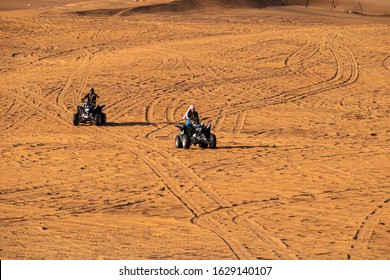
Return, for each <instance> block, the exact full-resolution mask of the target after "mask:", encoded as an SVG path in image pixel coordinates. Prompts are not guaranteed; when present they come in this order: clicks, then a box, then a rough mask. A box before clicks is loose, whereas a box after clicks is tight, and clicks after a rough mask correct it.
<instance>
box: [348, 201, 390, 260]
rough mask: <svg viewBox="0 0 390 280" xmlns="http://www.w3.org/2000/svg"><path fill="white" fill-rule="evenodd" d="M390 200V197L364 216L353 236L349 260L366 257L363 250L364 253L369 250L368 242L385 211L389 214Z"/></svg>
mask: <svg viewBox="0 0 390 280" xmlns="http://www.w3.org/2000/svg"><path fill="white" fill-rule="evenodd" d="M389 202H390V199H387V200H385V201H383V202H382V203H380V204H378V205H377V206H376V207H375V209H373V210H372V211H371V212H370V213H368V214H367V215H366V216H365V217H364V219H363V221H362V222H361V223H360V226H359V228H358V229H357V230H356V232H355V235H354V236H353V240H352V245H351V251H350V253H349V254H348V255H347V259H348V260H349V259H365V257H364V255H362V252H363V253H364V252H366V251H367V250H368V244H369V242H370V239H371V238H372V237H373V234H374V229H375V228H376V227H377V226H378V224H379V220H380V218H381V217H383V216H385V213H387V215H389V209H388V204H389Z"/></svg>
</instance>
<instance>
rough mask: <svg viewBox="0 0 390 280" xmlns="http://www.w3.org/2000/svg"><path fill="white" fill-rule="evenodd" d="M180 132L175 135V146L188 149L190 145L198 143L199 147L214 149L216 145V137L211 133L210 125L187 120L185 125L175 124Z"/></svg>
mask: <svg viewBox="0 0 390 280" xmlns="http://www.w3.org/2000/svg"><path fill="white" fill-rule="evenodd" d="M176 127H178V128H179V129H180V132H181V134H180V135H176V138H175V144H176V148H184V149H188V148H189V147H190V146H191V145H199V147H201V148H207V147H209V148H211V149H215V148H216V147H217V137H216V136H215V134H211V132H210V131H211V125H210V124H209V125H207V126H204V125H203V124H195V123H191V122H187V125H183V126H181V125H176Z"/></svg>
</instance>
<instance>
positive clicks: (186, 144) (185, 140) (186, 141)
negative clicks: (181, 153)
mask: <svg viewBox="0 0 390 280" xmlns="http://www.w3.org/2000/svg"><path fill="white" fill-rule="evenodd" d="M182 144H183V148H184V149H188V148H189V147H190V145H191V141H190V137H189V136H188V135H187V134H184V135H183V137H182Z"/></svg>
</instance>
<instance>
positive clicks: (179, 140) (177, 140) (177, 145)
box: [175, 135, 183, 149]
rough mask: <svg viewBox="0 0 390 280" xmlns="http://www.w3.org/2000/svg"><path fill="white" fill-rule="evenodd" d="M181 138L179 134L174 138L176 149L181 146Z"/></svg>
mask: <svg viewBox="0 0 390 280" xmlns="http://www.w3.org/2000/svg"><path fill="white" fill-rule="evenodd" d="M182 141H183V140H182V139H181V136H180V135H176V138H175V144H176V148H178V149H181V148H183V142H182Z"/></svg>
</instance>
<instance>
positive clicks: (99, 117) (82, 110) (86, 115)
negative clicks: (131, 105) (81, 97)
mask: <svg viewBox="0 0 390 280" xmlns="http://www.w3.org/2000/svg"><path fill="white" fill-rule="evenodd" d="M104 106H105V105H103V106H100V105H98V106H96V107H95V108H93V107H92V105H91V104H88V103H83V104H82V105H77V113H76V114H74V115H73V124H74V125H79V123H87V122H90V123H93V124H96V125H97V126H99V125H102V124H105V123H106V114H105V113H103V112H102V110H103V108H104Z"/></svg>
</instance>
